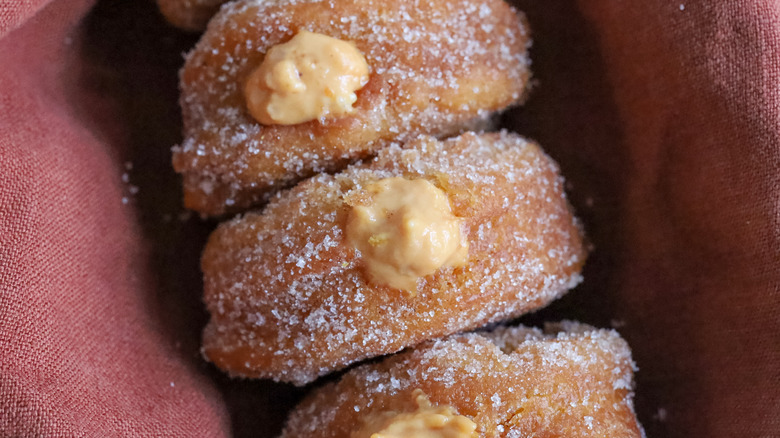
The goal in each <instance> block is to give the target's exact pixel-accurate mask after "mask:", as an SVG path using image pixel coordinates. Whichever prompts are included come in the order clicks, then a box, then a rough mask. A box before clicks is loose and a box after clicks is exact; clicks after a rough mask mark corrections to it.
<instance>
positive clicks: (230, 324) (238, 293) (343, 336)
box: [202, 132, 586, 385]
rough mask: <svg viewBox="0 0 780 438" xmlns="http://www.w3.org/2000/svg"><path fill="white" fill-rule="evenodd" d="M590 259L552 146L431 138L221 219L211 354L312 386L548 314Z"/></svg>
mask: <svg viewBox="0 0 780 438" xmlns="http://www.w3.org/2000/svg"><path fill="white" fill-rule="evenodd" d="M585 258H586V249H585V245H584V244H583V237H582V232H581V229H580V227H579V224H578V221H577V220H576V219H575V218H574V216H573V214H572V211H571V208H570V206H569V204H568V202H567V200H566V197H565V194H564V189H563V180H562V178H561V177H560V175H559V173H558V167H557V165H556V164H555V163H554V162H553V161H552V160H551V159H550V158H549V157H548V156H546V155H545V154H544V153H543V152H542V150H541V149H540V148H539V146H537V145H536V144H534V143H532V142H530V141H527V140H525V139H523V138H522V137H520V136H518V135H515V134H511V133H507V132H500V133H493V134H482V135H477V134H473V133H467V134H464V135H462V136H459V137H456V138H452V139H449V140H446V141H439V140H436V139H434V138H432V137H422V138H419V139H417V140H415V141H412V142H411V143H410V144H408V145H406V146H405V147H404V148H401V147H399V146H391V147H388V148H385V149H383V150H381V151H379V153H378V155H377V157H375V158H374V159H373V160H371V161H369V162H367V163H364V164H359V165H354V166H350V167H348V168H347V169H346V170H344V171H343V172H341V173H338V174H335V175H328V174H321V175H318V176H316V177H314V178H311V179H308V180H305V181H303V182H301V183H300V184H298V185H297V186H296V187H294V188H292V189H291V190H288V191H283V192H280V193H279V194H277V195H276V196H275V197H274V198H273V199H272V200H271V202H270V203H269V204H268V205H267V206H266V207H265V209H264V210H262V211H258V212H251V213H247V214H246V215H244V216H241V217H238V218H235V219H233V220H231V221H228V222H224V223H222V224H221V225H220V226H219V227H218V228H217V230H216V231H215V232H214V233H213V234H212V236H211V237H210V239H209V241H208V244H207V246H206V249H205V251H204V254H203V258H202V269H203V273H204V288H205V294H204V300H205V303H206V305H207V307H208V310H209V312H210V314H211V319H210V322H209V324H208V325H207V327H206V329H205V332H204V338H203V352H204V354H205V356H206V357H207V358H208V359H210V360H211V361H213V362H214V363H215V364H216V365H217V366H218V367H220V368H222V369H224V370H226V371H227V372H229V373H230V374H232V375H236V376H244V377H263V378H272V379H275V380H281V381H287V382H293V383H295V384H299V385H300V384H305V383H308V382H311V381H312V380H314V379H315V378H317V377H318V376H321V375H324V374H327V373H329V372H331V371H333V370H337V369H340V368H343V367H345V366H347V365H349V364H351V363H353V362H356V361H359V360H362V359H365V358H369V357H374V356H379V355H383V354H388V353H392V352H396V351H398V350H400V349H402V348H404V347H407V346H411V345H416V344H418V343H420V342H423V341H425V340H428V339H432V338H436V337H441V336H444V335H448V334H451V333H455V332H459V331H462V330H467V329H472V328H476V327H481V326H483V325H485V324H487V323H490V322H494V321H500V320H504V319H507V318H512V317H515V316H518V315H520V314H523V313H526V312H529V311H531V310H534V309H537V308H539V307H542V306H544V305H546V304H548V303H549V302H551V301H552V300H554V299H555V298H557V297H559V296H561V295H562V294H563V293H565V292H566V291H567V290H568V289H570V288H572V287H573V286H575V285H576V284H577V283H579V281H580V280H581V277H580V269H581V267H582V265H583V263H584V261H585Z"/></svg>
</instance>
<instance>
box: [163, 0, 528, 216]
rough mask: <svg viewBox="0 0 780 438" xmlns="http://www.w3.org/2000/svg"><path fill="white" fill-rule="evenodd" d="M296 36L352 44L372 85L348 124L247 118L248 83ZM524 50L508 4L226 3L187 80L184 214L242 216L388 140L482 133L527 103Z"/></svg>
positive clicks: (179, 160)
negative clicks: (272, 51)
mask: <svg viewBox="0 0 780 438" xmlns="http://www.w3.org/2000/svg"><path fill="white" fill-rule="evenodd" d="M301 30H308V31H310V32H316V33H321V34H324V35H327V36H331V37H334V38H338V39H341V40H345V41H351V42H353V43H354V44H355V45H356V46H357V48H358V49H359V50H360V51H361V52H362V54H363V55H364V56H365V58H366V61H367V62H368V66H369V70H370V76H369V81H368V83H367V84H366V85H365V86H364V87H363V88H362V89H360V90H359V91H358V93H357V96H358V98H357V101H356V102H355V104H354V108H355V112H354V113H352V114H351V115H348V116H343V117H338V118H325V119H321V120H314V121H310V122H305V123H301V124H297V125H261V124H260V123H258V122H257V121H255V120H254V119H253V118H252V117H251V116H250V115H249V112H248V110H247V109H246V103H245V99H244V95H243V89H244V84H245V82H246V79H247V77H248V76H249V74H250V73H251V72H252V71H253V70H254V69H255V68H257V67H258V66H259V65H260V63H261V62H262V61H263V57H264V54H265V53H266V52H267V51H268V49H269V48H271V47H272V46H274V45H276V44H279V43H283V42H286V41H288V40H289V39H290V38H292V37H293V36H294V35H295V34H296V33H297V32H299V31H301ZM529 45H530V35H529V34H528V31H527V27H526V25H525V19H524V17H523V16H522V14H520V13H518V12H517V11H515V10H514V9H513V8H511V7H510V6H509V5H507V4H506V3H505V2H504V1H503V0H424V1H423V0H339V1H327V0H285V1H267V0H246V1H236V2H233V3H230V4H227V5H225V6H223V8H222V9H221V10H220V13H219V14H218V15H217V16H215V17H214V18H213V19H212V21H211V22H210V23H209V27H208V29H207V31H206V33H205V34H204V35H203V37H202V39H201V40H200V42H199V43H198V44H197V45H196V47H195V48H194V49H193V50H192V51H191V52H190V53H189V54H188V55H187V59H186V63H185V65H184V67H183V69H182V71H181V106H182V111H183V119H184V140H183V142H182V144H181V145H179V146H177V147H175V148H174V157H173V163H174V167H175V169H176V171H177V172H179V173H182V174H183V176H184V191H185V204H186V206H187V207H189V208H192V209H194V210H197V211H199V212H201V213H204V214H221V213H224V212H237V211H241V210H243V209H245V207H247V206H251V205H256V204H258V203H260V202H262V201H263V200H265V199H266V198H267V196H268V194H269V193H270V192H271V191H273V189H277V188H280V187H285V186H289V185H291V184H292V183H294V182H295V181H298V180H300V179H301V178H303V177H308V176H311V175H314V174H316V173H318V172H321V171H333V170H335V169H339V168H342V167H344V166H345V165H346V164H347V163H348V162H350V161H354V160H356V159H359V158H365V157H367V156H369V155H371V154H373V153H375V152H376V151H377V150H378V149H380V148H383V147H385V146H387V145H389V144H390V143H391V142H406V141H408V140H410V139H412V138H415V137H416V136H418V135H420V134H427V135H433V136H436V137H444V136H449V135H454V134H457V133H459V132H463V131H465V130H468V129H475V128H479V127H483V126H486V125H487V122H488V120H489V119H490V116H491V115H492V114H494V113H495V112H496V111H499V110H502V109H505V108H506V107H508V106H509V105H512V104H516V103H518V102H520V101H521V100H522V99H523V97H524V95H525V91H526V88H527V85H528V80H529V77H530V71H529V60H528V58H527V50H528V46H529Z"/></svg>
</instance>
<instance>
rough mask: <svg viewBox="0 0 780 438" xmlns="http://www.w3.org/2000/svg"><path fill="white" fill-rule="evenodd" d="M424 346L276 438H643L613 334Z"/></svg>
mask: <svg viewBox="0 0 780 438" xmlns="http://www.w3.org/2000/svg"><path fill="white" fill-rule="evenodd" d="M545 332H546V333H543V332H542V331H541V330H538V329H533V328H527V327H522V326H518V327H511V328H498V329H495V330H494V331H492V332H482V333H470V334H460V335H454V336H450V337H448V338H446V339H443V340H433V341H428V342H425V343H423V344H421V345H419V346H417V347H414V348H412V349H409V350H406V351H404V352H402V353H399V354H397V355H394V356H390V357H387V358H384V359H383V360H381V361H379V362H377V363H371V364H365V365H361V366H358V367H356V368H354V369H352V370H350V371H349V372H347V373H346V374H344V375H343V376H342V377H341V379H340V380H339V381H338V382H331V383H328V384H326V385H324V386H321V387H319V388H317V389H315V390H314V391H312V392H311V393H310V394H309V395H308V396H307V397H306V398H305V399H304V400H303V401H302V402H301V403H300V404H299V405H298V406H297V407H296V408H294V409H293V410H292V412H291V413H290V415H289V417H288V420H287V424H286V426H285V429H284V431H283V432H282V434H281V437H280V438H292V437H299V436H306V437H311V438H320V437H321V438H326V437H329V438H369V437H373V438H396V437H405V438H413V437H429V438H432V437H448V438H492V437H569V438H576V437H616V438H617V437H620V438H630V437H637V438H639V437H642V436H643V433H642V428H641V426H640V424H639V422H638V421H637V419H636V416H635V413H634V409H633V392H632V389H633V369H634V364H633V361H632V360H631V351H630V349H629V347H628V345H627V344H626V342H625V341H624V340H623V339H622V338H621V337H620V336H619V335H618V334H617V332H615V331H614V330H597V329H595V328H593V327H589V326H586V325H583V324H578V323H573V322H564V323H560V324H550V325H548V326H547V327H546V328H545Z"/></svg>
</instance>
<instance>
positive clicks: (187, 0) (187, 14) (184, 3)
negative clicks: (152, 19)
mask: <svg viewBox="0 0 780 438" xmlns="http://www.w3.org/2000/svg"><path fill="white" fill-rule="evenodd" d="M226 1H227V0H157V7H158V8H159V9H160V13H161V14H162V15H163V17H165V19H166V20H167V21H168V23H170V24H172V25H174V26H176V27H178V28H179V29H182V30H186V31H190V32H200V31H203V30H204V29H205V28H206V24H207V23H208V22H209V19H211V17H213V16H214V14H216V13H217V11H218V10H219V7H220V6H222V4H223V3H225V2H226Z"/></svg>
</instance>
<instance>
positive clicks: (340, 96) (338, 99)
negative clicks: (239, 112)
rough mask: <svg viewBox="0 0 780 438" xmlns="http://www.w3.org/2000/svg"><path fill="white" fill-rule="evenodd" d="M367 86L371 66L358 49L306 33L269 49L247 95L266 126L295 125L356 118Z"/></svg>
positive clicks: (342, 42) (344, 43)
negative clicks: (359, 96) (352, 115)
mask: <svg viewBox="0 0 780 438" xmlns="http://www.w3.org/2000/svg"><path fill="white" fill-rule="evenodd" d="M366 82H368V64H366V59H365V58H364V57H363V55H362V54H361V53H360V51H359V50H358V49H357V48H356V47H355V45H354V44H351V43H349V42H346V41H341V40H339V39H337V38H331V37H329V36H327V35H322V34H319V33H312V32H307V31H305V30H304V31H301V32H298V33H297V34H296V35H295V36H294V37H293V38H292V39H291V40H290V41H288V42H286V43H283V44H279V45H276V46H273V47H271V49H270V50H268V54H267V55H266V56H265V59H263V62H262V63H261V64H260V66H259V67H258V68H257V69H256V70H255V71H254V72H252V74H251V75H249V79H248V80H247V84H246V87H245V88H244V95H245V97H246V101H247V108H248V109H249V112H250V113H251V114H252V117H254V118H255V119H256V120H257V121H259V122H260V123H263V124H266V125H273V124H281V125H294V124H297V123H303V122H308V121H311V120H316V119H324V118H326V117H335V116H341V115H344V114H350V113H352V112H353V111H354V108H352V104H353V103H355V101H356V100H357V95H356V94H355V91H357V90H359V89H360V88H362V87H363V86H364V85H366Z"/></svg>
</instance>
